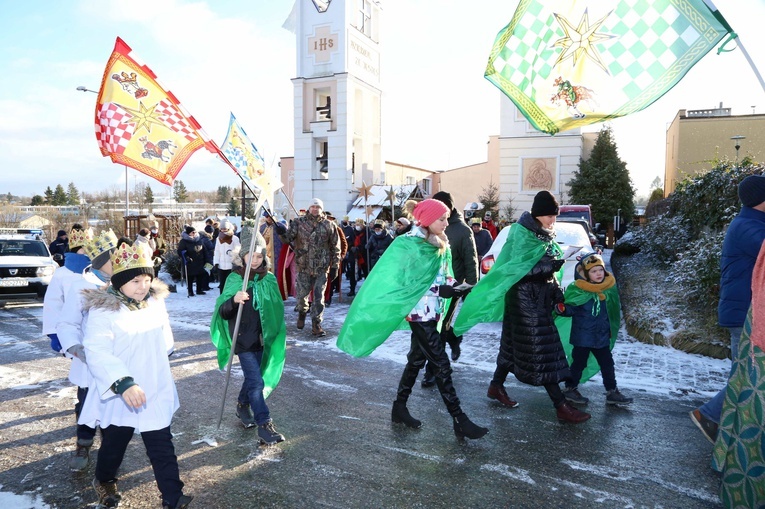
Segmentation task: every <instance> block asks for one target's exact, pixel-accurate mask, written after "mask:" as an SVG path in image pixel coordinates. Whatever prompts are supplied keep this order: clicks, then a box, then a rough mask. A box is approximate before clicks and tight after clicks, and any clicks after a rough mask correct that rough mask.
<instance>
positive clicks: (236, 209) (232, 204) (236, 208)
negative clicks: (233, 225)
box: [226, 197, 242, 216]
mask: <svg viewBox="0 0 765 509" xmlns="http://www.w3.org/2000/svg"><path fill="white" fill-rule="evenodd" d="M241 211H242V208H241V206H240V204H239V200H237V199H236V198H234V197H231V199H229V200H228V209H226V214H227V215H229V216H238V215H239V214H241Z"/></svg>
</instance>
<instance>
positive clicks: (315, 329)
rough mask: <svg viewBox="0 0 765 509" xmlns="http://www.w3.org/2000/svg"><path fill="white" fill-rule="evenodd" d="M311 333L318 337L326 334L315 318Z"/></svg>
mask: <svg viewBox="0 0 765 509" xmlns="http://www.w3.org/2000/svg"><path fill="white" fill-rule="evenodd" d="M311 334H313V335H314V336H319V337H321V336H326V335H327V333H326V332H324V329H322V328H321V323H319V322H318V321H316V320H314V321H313V326H312V327H311Z"/></svg>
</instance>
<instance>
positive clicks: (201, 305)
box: [0, 280, 730, 509]
mask: <svg viewBox="0 0 765 509" xmlns="http://www.w3.org/2000/svg"><path fill="white" fill-rule="evenodd" d="M362 284H363V282H362ZM177 289H178V293H172V294H170V296H169V297H168V299H167V301H166V302H167V309H168V312H169V314H170V322H171V326H172V327H174V328H185V329H191V330H195V331H198V332H200V333H204V334H209V332H208V331H209V323H210V318H211V316H212V311H213V309H214V306H215V299H216V298H217V297H218V295H219V291H218V289H217V288H213V289H212V290H211V291H210V292H208V293H207V294H206V295H198V296H196V297H193V298H188V297H187V296H186V288H185V287H183V286H181V285H178V288H177ZM347 292H348V287H347V281H345V280H344V281H343V296H342V299H343V301H342V302H338V298H337V296H335V302H334V303H333V304H332V306H330V307H328V308H327V309H326V311H325V318H324V325H323V326H324V328H325V329H326V330H327V334H328V335H327V336H326V337H325V338H321V339H316V338H313V337H312V336H311V334H310V327H307V328H306V329H305V330H303V331H301V332H300V336H298V337H296V336H294V335H292V334H290V333H288V337H287V340H288V342H295V343H298V344H300V345H301V346H304V347H306V346H308V347H316V348H327V349H331V350H335V351H339V350H338V349H337V347H336V346H335V342H336V340H337V334H338V333H339V331H340V328H341V327H342V324H343V321H344V319H345V315H346V314H347V312H348V305H349V301H350V299H349V298H348V297H346V296H345V294H346V293H347ZM294 307H295V299H294V298H290V299H288V300H287V301H286V302H285V320H286V321H287V323H288V324H290V325H292V324H294V321H295V319H296V316H297V313H295V312H294ZM29 311H30V313H32V314H39V316H40V317H41V316H42V308H41V307H39V308H30V309H29ZM500 328H501V327H500V324H499V323H491V324H479V325H477V326H476V327H474V328H473V329H472V330H471V331H470V332H468V334H466V335H465V337H464V340H463V346H462V351H463V353H462V356H461V357H460V359H459V360H458V361H457V362H455V363H453V368H454V370H455V371H461V370H469V371H473V372H476V375H477V376H482V377H485V378H486V380H487V383H488V381H489V379H490V377H491V373H492V372H493V371H494V368H495V359H496V355H497V348H498V345H499V335H500ZM291 330H292V331H294V328H292V329H291ZM409 344H410V334H409V333H408V332H407V331H396V332H394V333H393V334H392V335H391V337H390V338H389V339H388V340H387V341H386V342H385V343H383V344H382V345H381V346H380V347H379V348H378V349H377V350H375V351H374V352H373V353H372V355H371V358H373V359H379V360H385V361H392V362H395V363H398V364H402V365H403V364H405V363H406V354H407V352H408V350H409ZM0 345H3V347H4V348H28V347H30V346H29V345H27V344H26V343H24V342H20V341H18V338H10V337H0ZM211 348H212V345H211ZM613 353H614V361H615V363H616V378H617V381H618V383H619V387H620V388H621V389H624V390H625V392H626V391H632V392H646V393H651V394H655V395H659V396H667V397H675V398H676V397H681V398H687V399H689V400H690V399H694V400H704V399H706V398H708V397H711V396H712V395H714V394H716V393H717V391H719V390H720V389H721V388H722V387H723V386H724V384H725V382H726V380H727V374H728V371H729V369H730V361H728V360H719V359H712V358H708V357H704V356H701V355H696V354H688V353H685V352H681V351H679V350H674V349H672V348H668V347H662V346H655V345H648V344H644V343H640V342H638V341H636V340H635V339H634V338H631V337H629V336H628V334H627V332H626V330H625V329H624V327H622V329H621V331H620V333H619V340H618V341H617V344H616V346H615V348H614V352H613ZM287 362H288V363H289V359H288V361H287ZM289 370H290V371H289V372H290V375H291V376H299V377H303V378H307V379H310V380H308V381H309V382H311V383H313V384H314V385H315V386H316V387H317V388H326V389H331V390H340V391H349V390H351V389H352V388H349V387H346V386H338V385H337V384H331V383H329V382H326V381H323V380H319V379H315V378H314V377H312V376H310V375H307V374H306V372H305V371H304V370H301V368H300V367H299V366H289ZM29 375H30V374H29V373H24V374H23V376H22V374H21V373H16V372H13V371H12V370H9V369H7V368H3V367H0V378H5V379H6V380H5V381H6V383H8V381H9V379H10V380H11V382H12V383H8V385H10V386H12V387H13V386H14V385H16V387H15V388H22V387H28V385H25V384H29V383H30V382H32V383H34V382H35V381H36V380H31V379H30V376H29ZM232 375H233V376H234V377H237V378H241V370H240V369H238V365H236V364H235V365H234V366H233V369H232ZM589 383H590V384H596V385H597V386H600V385H601V383H602V381H601V379H600V376H599V375H596V376H595V377H594V378H593V379H592V380H591V381H590V382H589ZM55 389H61V387H56V388H55ZM57 394H58V393H57ZM59 396H60V395H59ZM203 440H204V441H205V442H206V443H207V444H208V445H209V446H212V447H214V446H215V445H217V444H215V443H211V442H209V441H208V440H207V439H203ZM484 468H486V469H492V470H497V469H500V470H501V472H500V473H501V474H502V475H507V476H509V477H512V478H514V479H519V480H524V479H526V478H527V473H526V472H524V471H522V470H519V469H516V468H515V467H512V466H506V465H501V466H490V465H487V466H485V467H484ZM2 488H3V486H2V485H0V506H1V507H3V509H29V508H36V509H50V508H49V506H48V505H46V504H44V503H43V502H42V500H41V499H40V498H39V496H37V495H36V494H34V493H27V494H23V495H14V494H13V493H8V492H4V491H2ZM571 488H573V489H575V490H581V489H582V487H581V486H575V485H572V486H571Z"/></svg>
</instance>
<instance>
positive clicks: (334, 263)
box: [277, 214, 340, 275]
mask: <svg viewBox="0 0 765 509" xmlns="http://www.w3.org/2000/svg"><path fill="white" fill-rule="evenodd" d="M277 233H278V234H279V237H280V238H281V239H282V241H283V242H287V243H289V244H290V245H291V246H292V249H293V250H294V251H295V263H296V264H297V268H298V271H300V272H308V273H309V274H310V275H316V274H319V273H322V272H327V271H328V270H329V269H332V268H335V269H339V267H340V238H339V237H338V235H337V228H336V226H335V224H334V223H332V222H330V221H327V219H326V218H325V217H324V214H319V215H318V216H317V217H314V216H312V215H311V214H306V215H304V216H302V217H299V218H297V219H293V220H292V221H290V227H289V229H286V230H285V228H284V227H283V226H282V227H281V228H277Z"/></svg>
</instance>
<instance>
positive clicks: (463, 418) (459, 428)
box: [454, 413, 489, 440]
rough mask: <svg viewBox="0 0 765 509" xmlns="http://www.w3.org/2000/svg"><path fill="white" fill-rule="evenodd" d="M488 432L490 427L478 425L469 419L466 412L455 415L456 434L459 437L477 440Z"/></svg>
mask: <svg viewBox="0 0 765 509" xmlns="http://www.w3.org/2000/svg"><path fill="white" fill-rule="evenodd" d="M488 432H489V428H483V427H481V426H478V425H477V424H475V423H473V421H471V420H470V419H468V416H467V415H465V414H464V413H463V414H459V415H458V416H457V417H454V434H455V435H457V438H459V439H463V438H471V439H473V440H476V439H478V438H481V437H482V436H484V435H485V434H486V433H488Z"/></svg>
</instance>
